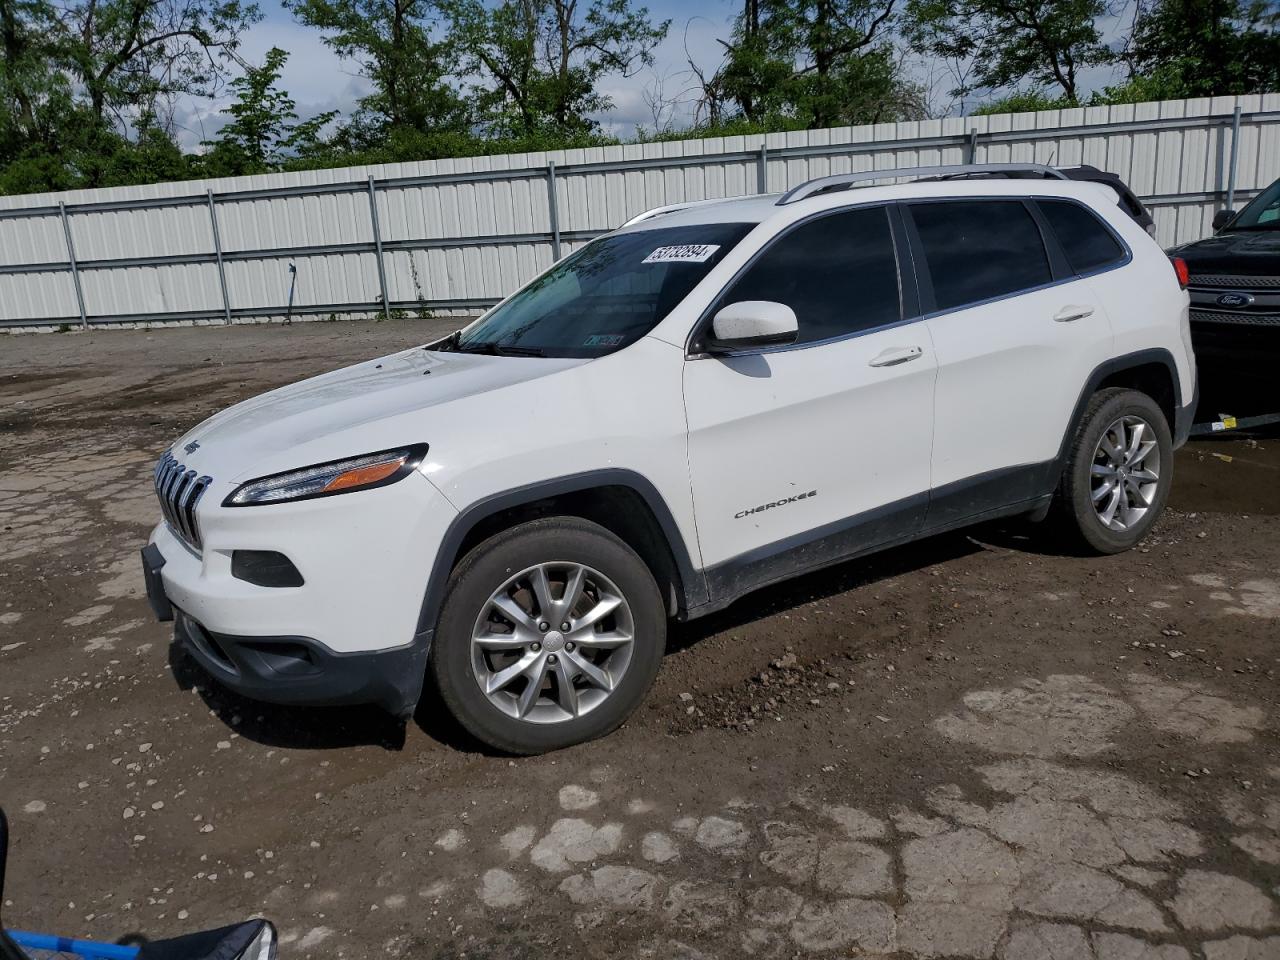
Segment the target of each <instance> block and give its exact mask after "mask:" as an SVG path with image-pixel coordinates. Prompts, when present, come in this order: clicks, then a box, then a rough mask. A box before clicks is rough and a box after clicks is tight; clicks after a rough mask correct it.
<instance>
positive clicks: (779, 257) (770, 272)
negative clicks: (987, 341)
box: [715, 207, 902, 344]
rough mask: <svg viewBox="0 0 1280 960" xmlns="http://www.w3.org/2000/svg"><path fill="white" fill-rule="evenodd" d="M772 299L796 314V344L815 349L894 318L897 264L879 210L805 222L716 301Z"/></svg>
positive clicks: (885, 215)
mask: <svg viewBox="0 0 1280 960" xmlns="http://www.w3.org/2000/svg"><path fill="white" fill-rule="evenodd" d="M739 300H773V301H776V302H778V303H785V304H786V305H787V306H789V307H790V308H791V309H792V310H794V311H795V312H796V320H797V322H798V325H799V336H798V337H797V338H796V343H798V344H802V343H815V342H818V341H821V340H831V339H834V338H836V337H842V336H847V335H849V334H853V333H858V332H860V331H862V330H870V329H873V328H875V327H881V326H884V325H885V324H889V323H896V322H897V321H899V320H901V319H902V302H901V295H900V290H899V283H898V264H897V258H896V256H895V254H894V248H893V233H892V231H891V229H890V227H889V211H888V209H887V208H886V207H859V208H857V209H855V210H843V211H840V212H839V213H832V214H828V215H826V216H823V217H819V218H818V219H815V220H810V221H809V222H807V223H803V224H801V225H800V226H798V227H795V228H794V229H792V230H791V231H790V232H788V233H786V234H784V235H782V236H781V237H779V238H778V239H777V240H775V241H774V243H773V244H772V245H771V246H769V247H768V248H766V249H765V251H764V252H763V253H762V254H761V255H760V256H759V258H758V259H757V260H756V261H755V263H753V264H752V265H751V266H750V267H748V268H747V272H746V273H744V274H743V275H742V276H741V277H739V278H738V279H737V280H736V281H734V283H733V284H732V285H731V286H730V287H729V288H728V289H727V290H726V291H725V292H724V294H722V295H721V297H720V300H719V302H718V303H717V305H716V308H715V309H717V310H719V309H720V308H721V307H724V306H727V305H728V304H730V303H736V302H737V301H739Z"/></svg>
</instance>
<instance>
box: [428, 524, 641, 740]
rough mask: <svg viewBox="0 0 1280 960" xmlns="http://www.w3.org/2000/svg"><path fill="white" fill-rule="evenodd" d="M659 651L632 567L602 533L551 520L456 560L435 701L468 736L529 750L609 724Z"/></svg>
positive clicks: (630, 700) (619, 545)
mask: <svg viewBox="0 0 1280 960" xmlns="http://www.w3.org/2000/svg"><path fill="white" fill-rule="evenodd" d="M665 645H666V612H665V610H664V608H663V605H662V599H661V595H660V594H659V592H658V587H657V584H656V583H655V582H654V579H653V576H652V574H651V573H650V572H649V569H648V567H647V566H645V564H644V561H642V560H641V559H640V557H639V556H637V555H636V553H635V551H633V550H632V549H631V548H630V547H628V546H627V545H626V544H625V543H623V542H622V541H621V540H619V539H618V538H617V537H616V536H614V535H613V534H612V533H610V532H609V531H608V530H605V529H604V528H603V527H601V526H599V525H597V524H594V523H591V522H589V521H586V520H582V519H579V518H576V517H556V518H550V519H545V520H536V521H533V522H531V523H526V524H522V525H520V526H518V527H515V528H513V529H511V530H507V531H504V532H503V533H501V534H499V535H497V536H495V537H492V538H490V539H489V540H486V541H485V542H484V543H481V544H480V545H479V546H477V547H476V548H475V549H474V550H472V551H471V552H470V553H468V554H467V556H466V557H465V558H463V560H462V561H461V563H459V564H458V567H457V569H456V570H455V571H454V573H453V576H452V577H451V578H450V584H449V591H448V594H447V595H446V597H445V602H444V606H443V608H442V610H441V615H440V623H439V627H438V629H437V631H436V637H435V641H434V643H433V645H432V650H431V663H432V671H433V674H434V676H435V680H436V685H437V687H438V688H439V691H440V695H441V698H442V699H443V700H444V702H445V705H446V706H447V707H448V708H449V710H450V711H451V712H452V713H453V714H454V716H456V717H457V718H458V720H459V722H461V723H462V725H463V726H464V727H466V729H467V730H468V731H469V732H470V733H471V734H472V735H474V736H475V737H476V738H478V739H480V740H482V741H484V742H485V743H487V744H489V745H490V746H493V747H497V748H498V749H500V750H504V751H507V752H509V753H520V754H531V753H542V752H545V751H548V750H556V749H559V748H561V747H567V746H569V745H571V744H574V743H580V742H582V741H584V740H591V739H593V738H595V737H600V736H604V735H605V734H607V733H610V732H611V731H613V730H614V729H616V728H617V727H618V726H619V725H621V724H622V722H623V721H624V720H626V718H627V717H628V716H629V715H630V714H631V712H632V711H633V710H635V708H636V707H637V706H638V705H639V703H640V701H641V700H642V699H643V698H644V695H645V693H646V692H647V691H648V689H649V687H650V686H651V685H652V683H653V680H654V677H655V676H656V675H657V672H658V666H659V664H660V663H661V660H662V653H663V650H664V648H665Z"/></svg>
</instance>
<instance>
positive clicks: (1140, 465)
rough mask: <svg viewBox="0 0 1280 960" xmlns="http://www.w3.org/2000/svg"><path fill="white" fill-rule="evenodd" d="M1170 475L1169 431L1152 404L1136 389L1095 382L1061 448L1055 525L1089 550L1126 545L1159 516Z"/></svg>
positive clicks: (1134, 541) (1116, 549)
mask: <svg viewBox="0 0 1280 960" xmlns="http://www.w3.org/2000/svg"><path fill="white" fill-rule="evenodd" d="M1122 428H1123V433H1124V436H1123V440H1124V444H1123V445H1124V447H1125V449H1124V450H1120V449H1119V446H1120V440H1121V439H1122V438H1121V430H1122ZM1135 434H1138V435H1140V439H1139V441H1138V444H1137V445H1136V446H1135V445H1134V442H1133V437H1134V436H1135ZM1152 443H1153V444H1154V445H1150V444H1152ZM1135 451H1138V452H1139V453H1140V455H1137V456H1135ZM1143 451H1145V452H1143ZM1117 464H1119V465H1120V468H1119V469H1117ZM1095 468H1096V469H1095ZM1108 470H1110V471H1112V472H1111V473H1110V474H1108V473H1107V472H1106V471H1108ZM1172 482H1173V438H1172V436H1171V434H1170V432H1169V421H1168V420H1167V419H1166V418H1165V415H1164V412H1163V411H1162V410H1161V409H1160V407H1159V405H1158V404H1157V403H1156V402H1155V401H1154V400H1152V399H1151V397H1149V396H1147V395H1146V394H1145V393H1140V392H1138V391H1137V390H1127V389H1124V388H1108V389H1106V390H1100V391H1098V392H1097V393H1095V394H1094V395H1093V397H1091V398H1090V400H1089V404H1088V406H1087V407H1086V408H1085V412H1084V416H1083V417H1082V418H1081V420H1080V424H1079V425H1078V426H1077V428H1076V432H1075V436H1074V438H1073V439H1072V442H1071V447H1070V450H1069V451H1068V456H1067V463H1066V466H1065V468H1064V469H1063V473H1062V479H1061V482H1060V484H1059V488H1058V494H1057V498H1056V500H1055V508H1056V510H1057V514H1058V520H1059V528H1060V529H1061V530H1062V532H1063V533H1064V534H1065V535H1066V536H1067V538H1068V539H1069V540H1070V541H1071V542H1072V543H1073V544H1074V545H1075V546H1076V547H1079V548H1081V549H1083V550H1085V551H1088V552H1092V553H1097V554H1114V553H1122V552H1124V551H1125V550H1129V549H1132V548H1133V547H1134V546H1135V545H1136V544H1137V543H1138V542H1139V541H1140V540H1141V539H1142V538H1143V537H1145V536H1146V535H1147V532H1148V531H1149V530H1150V529H1151V526H1152V524H1154V523H1155V522H1156V519H1157V518H1158V517H1159V516H1160V513H1161V511H1162V510H1163V509H1164V505H1165V502H1166V501H1167V500H1168V498H1169V488H1170V486H1171V485H1172ZM1117 484H1118V485H1119V487H1120V490H1119V492H1117V491H1116V486H1117ZM1095 503H1096V506H1095ZM1108 516H1109V517H1110V519H1108Z"/></svg>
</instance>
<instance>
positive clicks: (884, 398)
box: [684, 206, 937, 599]
mask: <svg viewBox="0 0 1280 960" xmlns="http://www.w3.org/2000/svg"><path fill="white" fill-rule="evenodd" d="M891 212H892V211H891V210H889V209H888V208H886V207H885V206H870V207H858V208H854V209H845V210H841V211H838V212H835V213H829V214H825V215H821V216H819V217H817V218H815V219H811V220H808V221H803V222H801V223H800V224H799V225H797V226H795V227H793V228H792V229H791V230H789V231H788V232H786V233H784V234H782V235H781V236H780V237H778V238H777V239H776V240H775V241H774V242H773V243H772V244H771V245H770V246H768V247H767V248H765V250H764V251H763V252H762V253H761V254H760V255H759V256H758V257H757V258H756V260H755V261H754V262H753V263H752V264H750V265H749V266H748V267H747V269H746V270H745V271H744V272H743V273H742V274H741V275H740V276H739V277H738V278H737V279H736V280H735V281H734V282H733V283H732V284H731V285H730V286H729V288H728V289H726V291H725V292H724V293H723V294H722V295H721V296H720V298H719V299H718V301H717V303H716V305H715V306H714V307H713V308H712V311H711V313H712V314H714V312H715V311H716V310H718V309H719V308H721V307H723V306H726V305H727V304H730V303H734V302H737V301H741V300H773V301H777V302H781V303H785V304H787V305H788V306H790V307H791V308H792V309H793V310H794V311H795V313H796V316H797V320H798V324H799V336H798V339H797V342H796V343H794V344H791V345H788V346H785V347H774V348H764V349H757V350H753V351H747V352H744V353H742V354H738V355H733V356H715V355H705V354H704V355H697V354H695V355H694V356H692V357H691V358H690V359H689V360H688V361H687V362H686V363H685V375H684V387H685V409H686V414H687V418H688V427H689V469H690V474H691V479H692V485H693V496H694V509H695V516H696V520H697V527H698V539H699V544H700V547H701V551H702V557H703V562H704V564H705V566H706V568H707V572H708V579H709V585H710V588H711V591H712V596H713V599H714V598H717V597H721V598H723V597H725V596H736V595H738V594H740V593H743V592H745V591H746V590H749V589H753V588H754V587H758V586H762V585H764V584H765V583H769V582H772V581H774V580H779V579H783V578H785V577H787V576H790V575H792V574H794V573H797V572H800V571H801V570H804V569H809V568H812V567H817V566H821V565H822V564H825V563H829V562H831V561H833V560H836V559H839V558H840V557H842V556H845V555H848V554H849V553H852V552H856V551H858V550H862V549H867V548H870V547H873V546H876V545H878V544H881V543H884V542H886V541H888V540H892V539H896V538H897V537H899V536H904V535H909V534H910V533H912V532H914V531H915V530H917V529H919V526H920V524H921V522H922V520H923V516H924V510H925V507H926V505H927V498H928V491H929V451H930V444H931V440H932V432H933V431H932V421H933V389H934V379H935V375H936V369H937V367H936V361H935V358H934V351H933V346H932V344H931V342H930V341H929V334H928V330H927V329H926V327H925V325H924V323H923V322H921V321H919V320H904V318H903V306H902V304H903V297H902V296H901V280H900V272H899V270H898V266H897V257H896V253H895V249H896V248H895V243H894V236H893V230H892V228H891V220H890V214H891Z"/></svg>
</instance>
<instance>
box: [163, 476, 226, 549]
mask: <svg viewBox="0 0 1280 960" xmlns="http://www.w3.org/2000/svg"><path fill="white" fill-rule="evenodd" d="M212 482H213V478H212V477H201V476H199V475H198V474H197V473H196V471H194V470H188V469H187V468H186V467H185V466H183V465H182V464H181V463H179V462H178V459H177V458H176V457H175V456H174V455H173V454H172V453H166V454H165V455H164V456H163V457H161V458H160V462H159V463H157V464H156V469H155V485H156V496H157V497H159V498H160V511H161V512H162V513H163V514H164V519H165V522H166V523H168V524H169V529H171V530H172V531H173V532H174V533H175V534H177V535H178V536H179V537H181V538H182V539H183V540H185V541H186V542H187V543H188V544H190V545H191V546H193V547H195V548H196V549H199V548H200V527H199V525H198V524H197V523H196V504H198V503H199V502H200V498H201V497H203V496H204V492H205V490H207V489H208V488H209V484H211V483H212Z"/></svg>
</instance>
